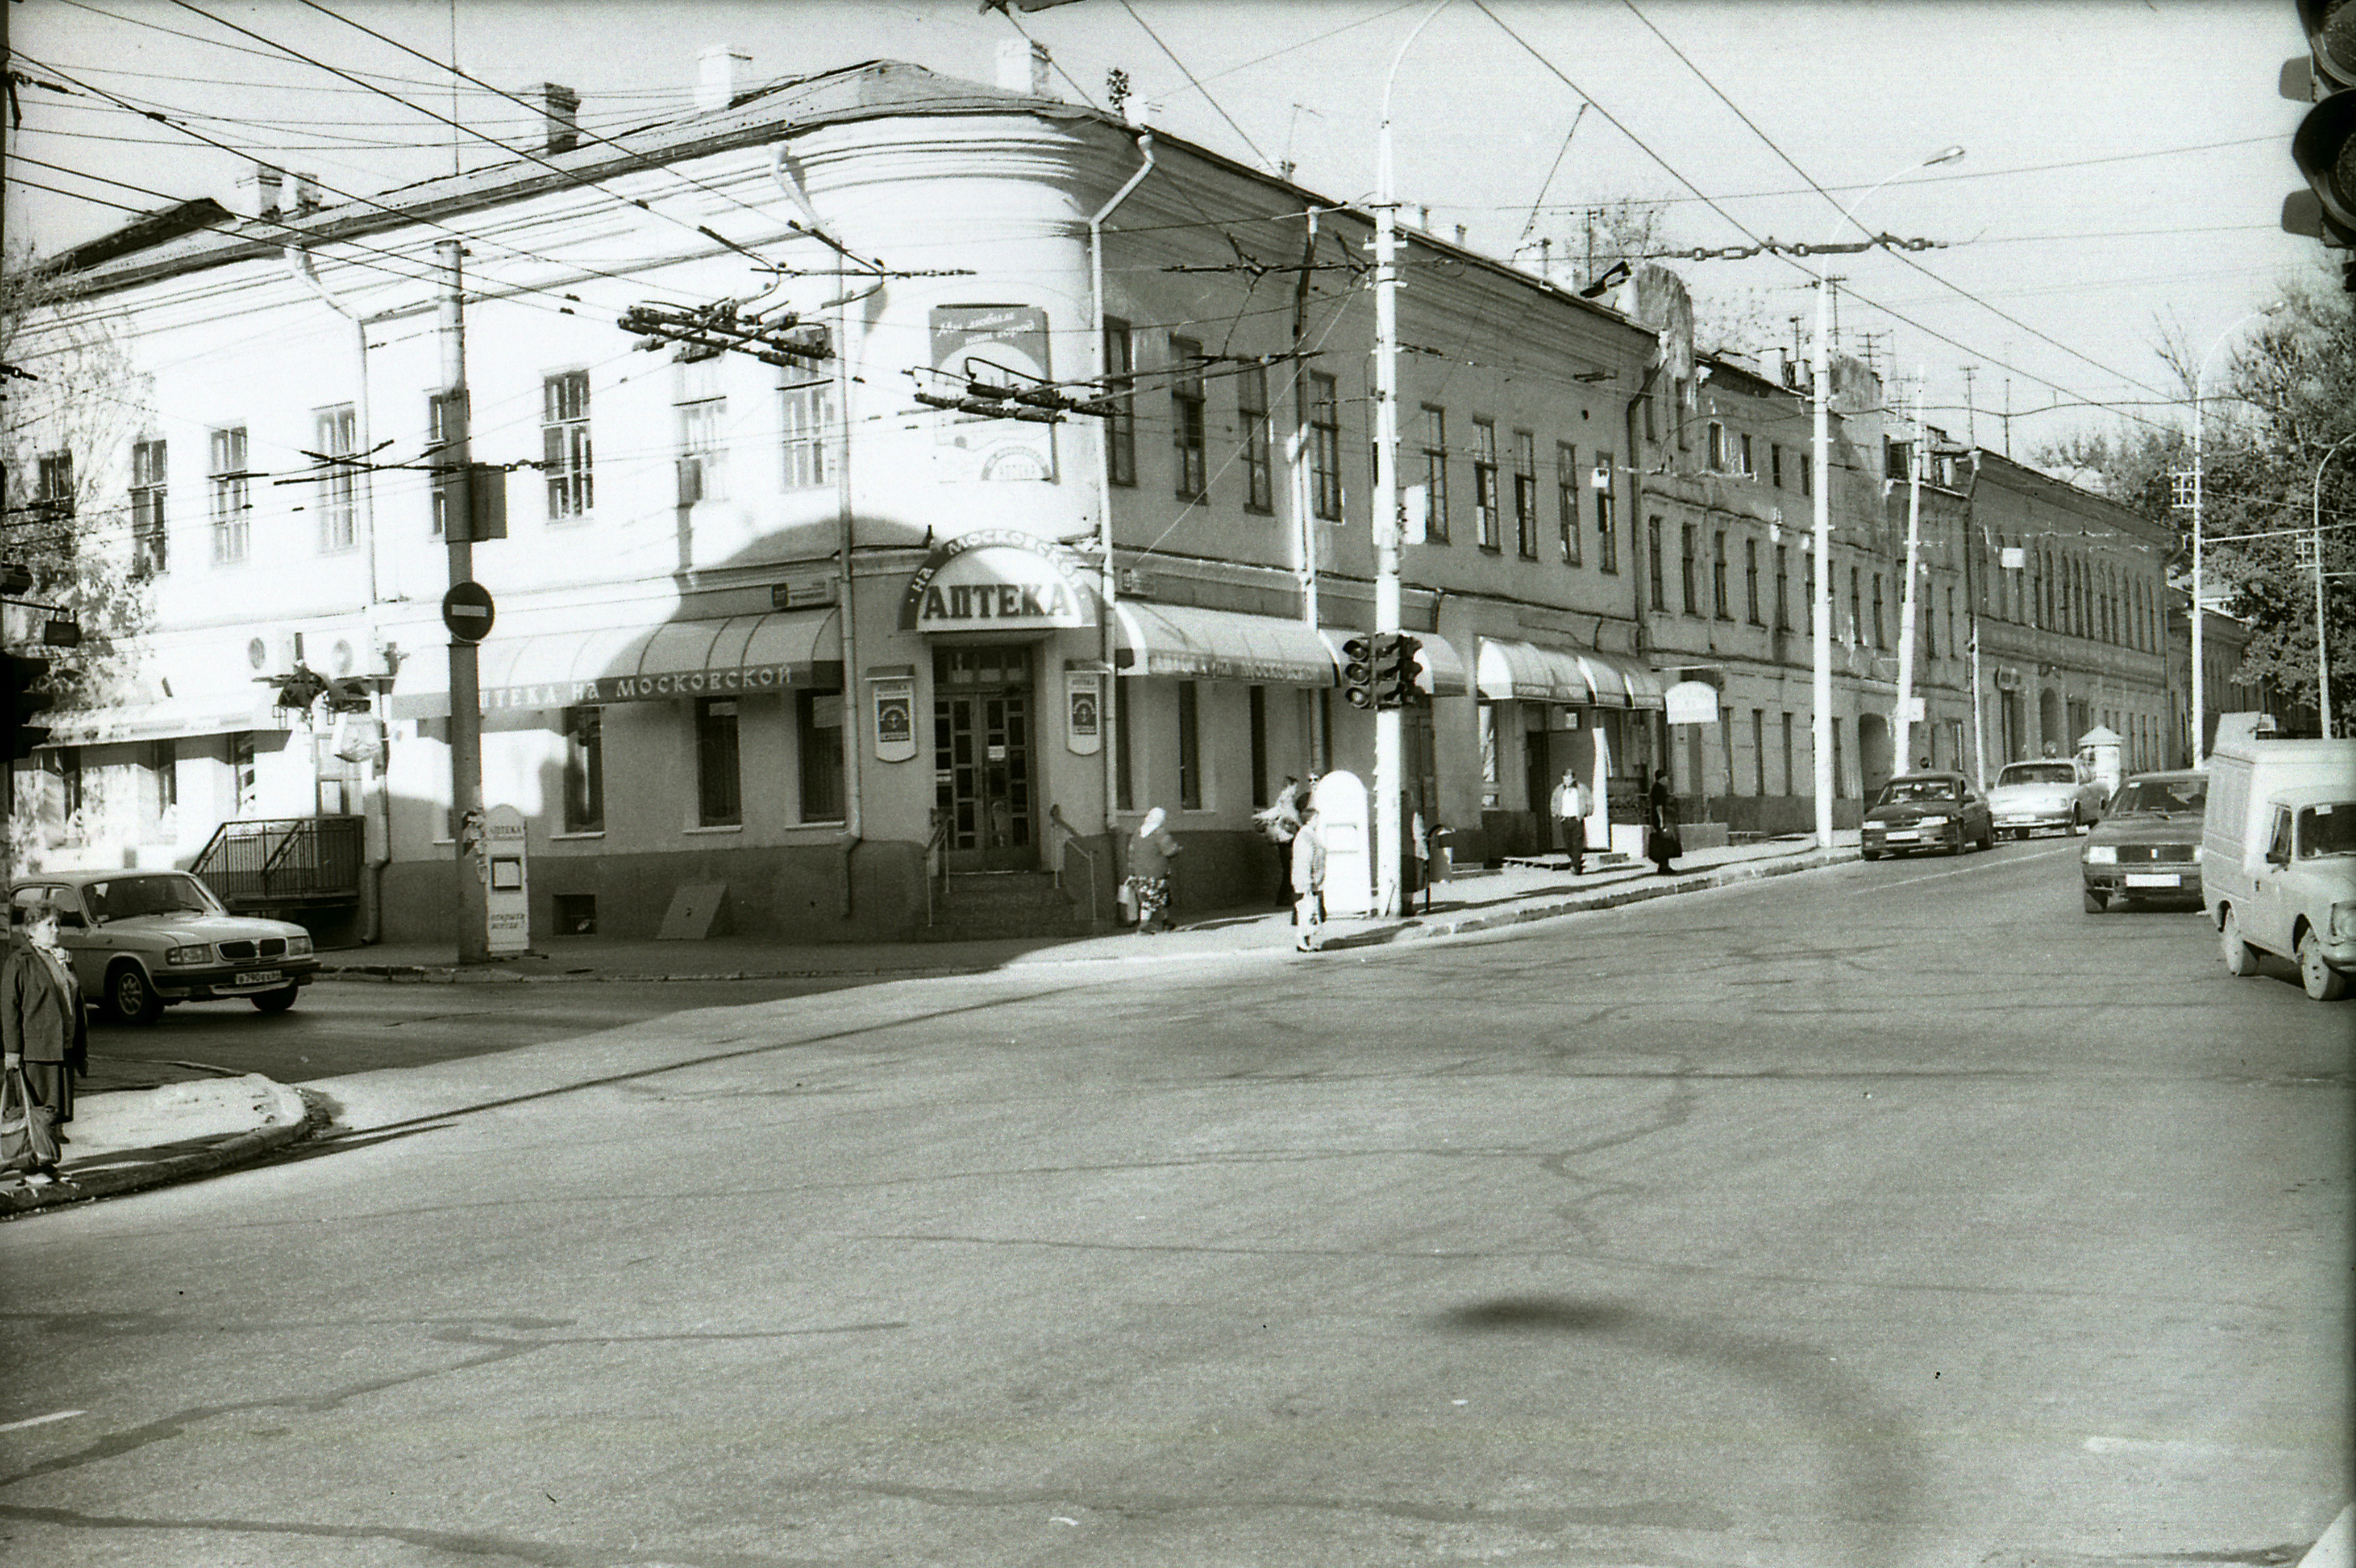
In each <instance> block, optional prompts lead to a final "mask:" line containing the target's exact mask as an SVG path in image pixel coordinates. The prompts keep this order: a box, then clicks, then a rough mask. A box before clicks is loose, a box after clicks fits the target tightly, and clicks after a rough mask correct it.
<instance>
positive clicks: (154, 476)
mask: <svg viewBox="0 0 2356 1568" xmlns="http://www.w3.org/2000/svg"><path fill="white" fill-rule="evenodd" d="M165 473H166V467H165V448H164V443H163V442H162V441H161V440H160V439H158V440H155V441H138V442H134V443H133V444H132V447H131V575H132V576H133V577H134V578H139V577H160V576H162V575H164V573H165V572H166V571H168V570H169V569H170V567H171V564H172V539H171V535H170V534H169V533H168V532H166V530H165V526H164V496H165Z"/></svg>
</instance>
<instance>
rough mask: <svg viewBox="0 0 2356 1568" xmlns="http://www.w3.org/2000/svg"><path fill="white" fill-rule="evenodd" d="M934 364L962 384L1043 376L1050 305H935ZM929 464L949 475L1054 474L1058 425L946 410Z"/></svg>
mask: <svg viewBox="0 0 2356 1568" xmlns="http://www.w3.org/2000/svg"><path fill="white" fill-rule="evenodd" d="M932 329H933V368H934V369H935V370H937V371H940V372H941V373H942V374H943V375H945V376H947V377H948V378H949V379H950V380H951V381H953V382H955V383H957V384H958V385H960V386H963V385H966V384H969V383H970V382H974V381H979V382H980V383H982V384H984V385H992V386H1001V387H1005V386H1018V387H1019V386H1030V385H1037V384H1039V383H1041V382H1044V381H1046V380H1047V375H1048V371H1047V313H1046V312H1045V311H1044V310H1042V309H1040V308H1039V307H1038V306H1035V305H937V306H933V314H932ZM936 417H937V419H938V420H939V424H938V425H937V429H936V435H935V436H934V446H933V455H934V469H935V472H936V474H937V477H939V478H942V479H946V480H961V481H965V482H969V483H970V482H975V481H980V482H985V483H1006V482H1010V481H1019V480H1024V479H1028V480H1032V481H1034V482H1036V481H1046V482H1052V481H1053V480H1054V479H1055V434H1054V432H1055V426H1053V425H1051V424H1032V423H1031V422H1029V421H1027V420H1021V419H991V418H990V417H988V416H987V415H982V414H971V413H953V412H949V411H946V410H945V411H943V412H942V413H939V414H938V415H937V416H936Z"/></svg>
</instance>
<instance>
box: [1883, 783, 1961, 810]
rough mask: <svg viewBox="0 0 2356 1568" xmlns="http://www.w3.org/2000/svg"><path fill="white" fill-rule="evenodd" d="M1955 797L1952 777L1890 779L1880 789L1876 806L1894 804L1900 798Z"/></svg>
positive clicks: (1935, 798) (1934, 798)
mask: <svg viewBox="0 0 2356 1568" xmlns="http://www.w3.org/2000/svg"><path fill="white" fill-rule="evenodd" d="M1954 798H1955V781H1954V779H1891V780H1890V783H1889V785H1888V786H1887V787H1886V788H1884V789H1883V790H1882V791H1881V799H1880V800H1877V801H1875V802H1874V804H1875V805H1877V806H1889V805H1894V804H1896V803H1897V802H1899V801H1901V800H1947V801H1952V800H1954Z"/></svg>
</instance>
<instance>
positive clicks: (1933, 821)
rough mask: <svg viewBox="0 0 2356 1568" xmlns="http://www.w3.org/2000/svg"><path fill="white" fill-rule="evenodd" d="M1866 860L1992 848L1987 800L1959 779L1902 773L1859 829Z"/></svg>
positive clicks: (1993, 824)
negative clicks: (1913, 852)
mask: <svg viewBox="0 0 2356 1568" xmlns="http://www.w3.org/2000/svg"><path fill="white" fill-rule="evenodd" d="M1861 836H1862V841H1863V847H1862V851H1861V853H1862V854H1864V856H1865V858H1866V859H1868V860H1879V859H1880V858H1881V857H1882V856H1883V855H1885V854H1905V853H1907V852H1908V851H1911V850H1923V849H1943V850H1945V851H1946V852H1947V853H1948V854H1963V853H1964V851H1965V849H1968V848H1971V847H1974V846H1977V847H1978V848H1981V849H1986V848H1987V847H1988V845H1990V844H1992V843H1995V842H1996V822H1995V820H1994V819H1993V818H1991V817H1990V816H1989V815H1988V803H1987V796H1985V795H1983V794H1981V793H1980V792H1979V791H1978V790H1977V789H1974V788H1973V787H1972V781H1971V780H1970V779H1966V778H1965V777H1964V776H1963V775H1962V774H1960V773H1907V774H1901V776H1899V777H1898V778H1896V779H1891V780H1890V782H1889V783H1887V784H1885V785H1883V786H1882V788H1881V793H1880V795H1879V797H1877V798H1876V799H1875V800H1874V802H1873V809H1872V810H1871V811H1868V812H1866V814H1865V822H1863V824H1862V825H1861Z"/></svg>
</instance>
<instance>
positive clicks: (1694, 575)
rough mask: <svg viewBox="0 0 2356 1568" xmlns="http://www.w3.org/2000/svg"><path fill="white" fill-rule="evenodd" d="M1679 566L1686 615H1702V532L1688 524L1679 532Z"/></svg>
mask: <svg viewBox="0 0 2356 1568" xmlns="http://www.w3.org/2000/svg"><path fill="white" fill-rule="evenodd" d="M1677 565H1678V569H1679V574H1680V575H1681V576H1682V578H1683V586H1684V588H1685V604H1686V614H1687V615H1689V616H1697V615H1699V614H1701V530H1700V529H1699V528H1698V527H1697V526H1695V525H1694V524H1693V523H1690V522H1688V523H1686V524H1684V525H1682V526H1681V527H1680V528H1679V529H1678V530H1677Z"/></svg>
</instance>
